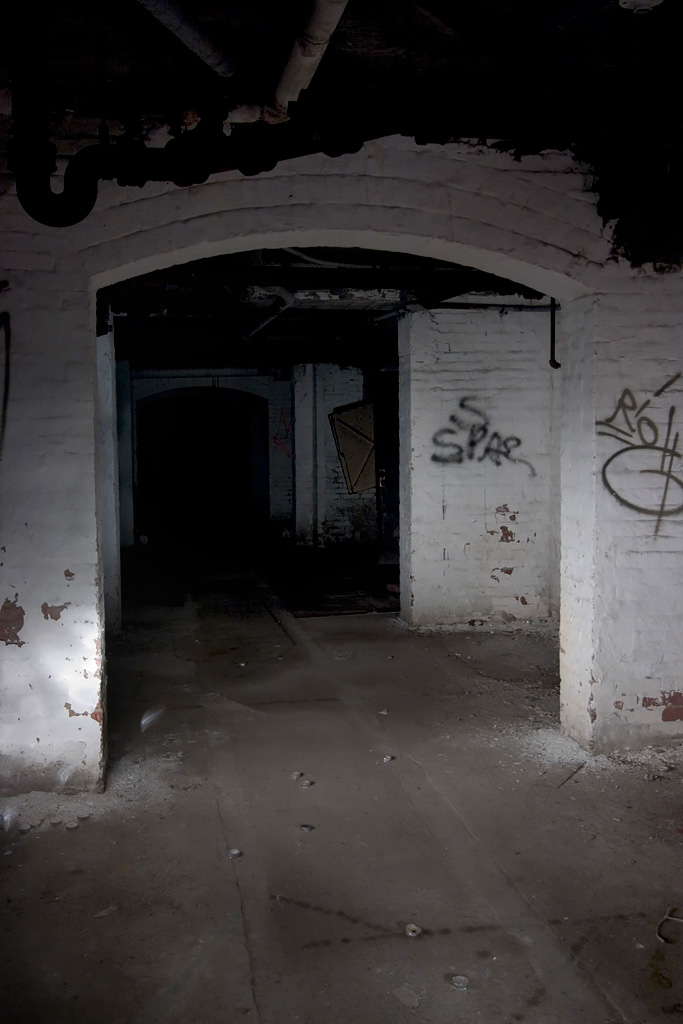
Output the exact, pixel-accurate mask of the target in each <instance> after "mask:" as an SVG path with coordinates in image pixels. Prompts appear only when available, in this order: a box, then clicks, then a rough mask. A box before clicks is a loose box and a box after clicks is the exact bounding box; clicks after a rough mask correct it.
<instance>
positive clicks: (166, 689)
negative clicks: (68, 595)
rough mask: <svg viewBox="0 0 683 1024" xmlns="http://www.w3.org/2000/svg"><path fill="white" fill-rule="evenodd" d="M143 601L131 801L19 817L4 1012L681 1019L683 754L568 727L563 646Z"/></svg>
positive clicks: (278, 1019) (9, 881)
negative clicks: (669, 914) (146, 719)
mask: <svg viewBox="0 0 683 1024" xmlns="http://www.w3.org/2000/svg"><path fill="white" fill-rule="evenodd" d="M132 611H133V616H132V618H131V620H130V621H129V623H128V626H127V629H126V631H125V633H124V634H123V636H122V637H121V639H120V640H119V641H117V643H116V644H115V645H110V651H109V688H110V720H109V727H110V743H111V751H110V753H111V762H110V774H109V781H108V786H107V791H106V792H105V793H104V794H103V795H101V796H95V795H86V796H83V795H81V796H79V795H72V796H70V795H68V794H67V793H66V792H65V791H63V792H62V793H61V794H37V793H35V794H30V795H29V796H25V797H16V798H11V799H7V800H6V801H5V804H4V806H5V822H6V825H7V826H8V827H7V828H6V829H5V831H4V832H3V833H2V834H1V838H2V842H3V847H4V849H3V853H4V856H3V857H2V858H1V860H0V867H1V868H2V876H3V881H4V887H3V888H4V894H3V899H4V907H5V911H4V914H3V940H4V941H3V955H2V960H3V967H2V974H3V977H2V993H3V998H2V1017H3V1020H7V1021H12V1022H13V1021H22V1022H27V1024H28V1022H33V1021H40V1022H43V1021H45V1022H47V1021H49V1022H51V1024H61V1022H69V1024H73V1022H88V1024H90V1022H93V1024H94V1022H97V1024H180V1022H183V1024H187V1022H193V1021H196V1022H203V1024H213V1022H214V1021H215V1022H218V1021H220V1022H223V1024H231V1022H237V1021H242V1020H252V1021H257V1022H261V1024H295V1022H305V1024H337V1022H339V1024H342V1022H343V1024H390V1022H391V1024H398V1022H401V1021H423V1022H425V1024H475V1022H477V1024H499V1022H525V1024H579V1022H587V1024H616V1022H618V1021H628V1022H630V1024H651V1022H653V1021H658V1020H662V1021H674V1020H678V1019H681V1018H683V964H682V963H681V956H680V954H681V950H682V949H683V945H681V943H683V924H681V923H678V922H676V921H667V922H665V924H664V925H663V927H662V935H663V936H664V938H666V939H667V940H669V941H661V940H660V939H658V937H657V935H656V928H657V924H658V921H659V920H660V918H661V917H662V915H664V914H665V912H666V911H667V909H668V908H670V907H671V906H676V905H678V906H680V907H683V877H682V874H681V853H682V852H683V815H682V812H681V797H682V796H683V789H682V785H681V784H682V782H683V749H682V748H681V747H677V748H669V749H664V748H660V749H658V750H649V751H645V752H641V753H639V754H633V755H628V754H625V755H623V756H617V757H611V758H608V757H599V758H596V759H588V758H587V757H586V755H585V753H584V752H583V751H582V750H581V749H580V748H579V747H577V746H576V745H575V744H574V743H572V742H571V741H569V740H567V739H565V738H563V737H562V736H560V734H559V732H558V727H557V710H558V683H557V675H556V648H555V645H554V644H553V643H552V641H550V640H549V639H548V638H546V637H544V636H542V635H540V634H534V633H528V634H524V635H522V634H498V635H495V636H494V635H491V634H488V633H476V632H473V633H468V634H464V633H441V634H439V635H435V636H427V635H420V634H417V633H414V632H410V631H408V630H407V629H405V628H404V627H403V626H402V625H401V624H400V623H399V622H398V621H397V620H396V619H395V617H394V616H393V615H389V614H366V615H346V616H343V615H340V616H335V617H320V618H297V619H295V618H294V617H292V616H291V615H288V614H287V613H286V612H284V611H282V610H280V609H279V607H278V606H277V603H276V602H275V601H274V599H273V598H272V596H271V595H270V593H269V592H268V590H267V589H266V588H264V587H263V586H261V585H259V584H258V582H256V581H255V580H253V579H243V580H240V579H236V580H233V581H232V582H231V583H230V582H226V583H224V584H223V585H222V586H219V587H216V588H214V592H213V593H212V592H211V589H210V588H209V589H208V590H207V589H205V591H204V592H203V593H202V594H199V595H198V596H197V595H195V596H194V598H188V600H187V601H186V602H185V603H184V604H183V605H182V606H180V607H175V608H174V607H162V606H159V605H156V606H155V605H146V606H143V605H138V606H137V607H136V608H135V609H133V610H132ZM162 708H163V709H164V710H163V711H162V712H161V714H160V715H159V716H158V717H156V718H153V720H152V721H151V723H150V724H149V725H148V727H147V728H146V729H145V731H142V730H141V718H142V716H143V715H144V714H145V712H150V711H155V710H159V711H161V709H162ZM152 717H153V716H152ZM388 756H391V757H392V758H393V759H392V760H390V761H388V762H386V763H385V760H384V759H385V757H388ZM299 772H301V773H303V775H302V778H301V779H298V778H297V779H294V778H292V773H299ZM306 780H309V781H310V782H311V783H312V785H311V786H309V787H303V786H302V784H301V783H302V782H303V781H306ZM66 789H68V781H67V782H66V786H65V787H64V790H66ZM79 815H80V817H79ZM302 825H311V826H313V829H312V830H311V831H304V830H302V828H301V826H302ZM29 826H30V827H29ZM68 826H71V827H68ZM231 848H238V849H239V850H240V851H242V855H241V856H240V857H238V858H237V859H230V856H229V851H230V849H231ZM409 924H415V925H416V926H418V927H419V928H420V929H422V931H421V934H420V935H418V936H417V937H415V938H410V937H408V935H406V927H407V926H408V925H409ZM454 975H465V976H466V978H467V979H468V982H467V987H466V988H464V989H458V988H455V987H454V985H453V983H452V978H453V976H454Z"/></svg>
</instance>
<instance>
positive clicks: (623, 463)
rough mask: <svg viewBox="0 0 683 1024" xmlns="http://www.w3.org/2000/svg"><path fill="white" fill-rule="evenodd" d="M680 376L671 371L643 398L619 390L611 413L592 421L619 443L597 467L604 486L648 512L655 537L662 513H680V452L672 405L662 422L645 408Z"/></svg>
mask: <svg viewBox="0 0 683 1024" xmlns="http://www.w3.org/2000/svg"><path fill="white" fill-rule="evenodd" d="M680 376H681V374H680V373H677V374H676V375H675V376H673V377H671V379H670V380H668V381H667V382H666V383H665V384H663V385H662V386H661V387H660V388H659V389H658V390H657V391H655V392H653V394H652V396H651V397H650V398H646V399H645V400H644V401H643V402H639V401H638V400H637V399H636V397H635V395H634V393H633V391H631V390H630V389H629V388H624V390H623V391H622V392H621V395H620V396H619V398H618V400H617V404H616V406H615V409H614V412H613V413H612V415H611V416H608V417H606V419H604V420H598V422H597V426H598V427H600V428H602V429H600V430H598V434H599V436H600V437H610V438H612V440H614V441H617V443H618V444H619V445H620V447H619V448H618V449H617V450H616V451H615V452H613V453H612V454H611V455H610V456H609V458H608V459H607V460H606V461H605V463H604V465H603V467H602V481H603V483H604V485H605V487H606V488H607V490H608V491H609V493H610V494H611V495H612V497H613V498H616V500H617V501H618V502H620V503H621V504H622V505H625V506H626V508H630V509H632V510H633V511H634V512H640V513H641V515H646V516H653V517H654V519H655V528H654V534H655V537H656V536H657V534H658V533H659V530H660V528H661V525H662V521H663V520H664V519H665V518H666V517H667V516H677V515H681V514H683V461H682V459H683V455H682V454H681V452H679V450H678V441H679V437H680V434H679V431H678V430H676V428H675V419H676V406H675V405H671V406H669V410H668V413H667V414H666V417H665V419H664V420H663V422H655V419H653V418H652V417H651V416H647V415H645V410H646V409H648V408H649V406H650V405H651V403H652V399H653V398H659V397H660V396H661V395H663V394H664V392H665V391H667V390H668V389H669V388H671V387H673V385H674V384H675V383H676V381H677V380H678V379H679V378H680Z"/></svg>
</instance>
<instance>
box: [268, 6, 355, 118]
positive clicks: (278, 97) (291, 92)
mask: <svg viewBox="0 0 683 1024" xmlns="http://www.w3.org/2000/svg"><path fill="white" fill-rule="evenodd" d="M347 2H348V0H316V3H315V4H314V7H313V13H312V14H311V17H310V18H309V20H308V22H307V24H306V25H305V27H304V29H303V31H302V32H301V34H300V35H299V36H298V38H297V39H296V40H295V41H294V46H293V47H292V52H291V53H290V55H289V60H288V61H287V63H286V64H285V68H284V71H283V72H282V75H281V76H280V82H279V85H278V87H277V89H276V90H275V106H276V109H279V110H283V111H284V113H285V115H286V114H287V110H288V107H289V104H290V103H295V102H296V101H297V100H298V98H299V94H300V93H301V92H303V90H304V89H307V88H308V86H309V85H310V84H311V81H312V80H313V76H314V74H315V73H316V71H317V69H318V65H319V64H320V61H321V60H322V58H323V54H324V53H325V50H326V49H327V47H328V45H329V42H330V39H331V38H332V34H333V32H334V30H335V29H336V27H337V25H338V24H339V22H340V21H341V17H342V15H343V13H344V10H345V9H346V4H347Z"/></svg>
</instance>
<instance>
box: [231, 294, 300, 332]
mask: <svg viewBox="0 0 683 1024" xmlns="http://www.w3.org/2000/svg"><path fill="white" fill-rule="evenodd" d="M269 290H270V291H271V292H272V293H273V295H274V296H275V298H274V300H273V303H272V305H270V306H269V307H268V311H267V313H266V314H265V316H263V317H262V318H261V319H260V320H259V321H258V323H256V324H254V326H253V327H250V328H249V330H248V331H245V332H244V334H243V335H242V341H248V340H249V338H253V337H254V335H255V334H258V333H259V331H262V330H263V328H264V327H267V326H268V324H269V323H270V322H271V321H272V320H275V319H276V318H277V317H278V316H280V314H281V313H284V311H285V310H286V309H289V307H290V306H293V305H294V296H293V295H292V293H291V292H288V291H287V289H286V288H271V289H269Z"/></svg>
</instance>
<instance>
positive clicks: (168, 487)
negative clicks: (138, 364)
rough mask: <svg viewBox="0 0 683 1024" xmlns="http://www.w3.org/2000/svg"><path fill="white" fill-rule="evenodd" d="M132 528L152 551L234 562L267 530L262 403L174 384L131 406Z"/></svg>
mask: <svg viewBox="0 0 683 1024" xmlns="http://www.w3.org/2000/svg"><path fill="white" fill-rule="evenodd" d="M136 426H137V431H136V432H137V479H136V489H135V526H136V536H137V537H138V539H140V538H146V546H148V548H149V550H150V552H152V551H153V552H156V553H158V554H162V555H164V556H174V557H182V556H190V557H191V558H193V559H195V558H196V559H199V561H204V560H206V559H207V558H209V557H210V559H211V561H212V562H213V563H215V562H216V561H218V562H229V563H234V562H235V561H236V560H239V559H241V558H243V557H245V556H248V555H249V554H250V553H251V552H252V551H253V549H254V546H255V545H256V544H257V543H258V539H259V537H260V536H261V535H262V534H263V531H264V530H265V529H266V527H267V523H268V512H269V492H268V403H267V401H266V400H265V399H263V398H259V397H258V396H255V395H250V394H247V393H245V392H242V391H234V390H231V389H228V388H179V389H177V390H174V391H170V392H166V393H164V394H161V395H154V396H152V397H150V398H146V399H143V400H141V401H140V402H138V406H137V424H136Z"/></svg>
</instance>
